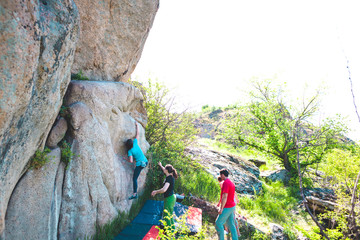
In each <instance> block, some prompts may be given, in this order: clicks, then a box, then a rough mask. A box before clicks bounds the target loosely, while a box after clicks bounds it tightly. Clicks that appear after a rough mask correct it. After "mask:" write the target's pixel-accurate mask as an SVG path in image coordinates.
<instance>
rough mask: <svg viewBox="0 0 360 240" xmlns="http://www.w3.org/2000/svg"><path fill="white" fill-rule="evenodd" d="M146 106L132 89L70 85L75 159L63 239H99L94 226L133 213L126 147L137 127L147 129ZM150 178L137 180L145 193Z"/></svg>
mask: <svg viewBox="0 0 360 240" xmlns="http://www.w3.org/2000/svg"><path fill="white" fill-rule="evenodd" d="M142 100H143V98H142V95H141V93H140V91H139V90H138V89H136V88H135V87H133V86H131V85H129V84H127V83H122V82H119V83H116V82H96V81H72V82H71V84H70V86H69V89H68V92H67V94H66V98H65V99H64V104H65V105H66V106H68V107H69V110H68V112H69V115H70V121H69V122H70V132H71V133H70V136H71V140H69V141H70V142H72V147H73V151H74V154H75V157H74V159H73V161H71V163H70V164H69V166H68V171H67V172H66V175H65V180H64V187H63V195H64V196H63V201H62V206H61V212H60V223H59V238H60V239H76V238H81V237H83V236H85V233H86V234H88V235H91V234H94V233H95V232H94V231H95V229H94V225H95V224H97V225H100V226H101V225H104V224H105V223H106V222H108V221H110V220H112V219H113V218H114V217H116V216H117V211H118V210H121V211H128V210H129V209H130V207H131V203H132V202H131V201H129V200H128V197H129V196H130V195H131V193H132V173H133V165H132V164H130V163H128V162H127V161H125V160H124V156H125V155H126V149H125V146H124V143H125V141H126V140H127V139H128V138H133V137H135V121H138V122H140V123H141V125H145V124H146V115H145V114H146V113H145V110H144V108H143V107H142ZM139 109H142V111H140V112H138V110H139ZM141 125H140V139H139V145H140V147H141V148H142V150H143V151H144V152H146V151H147V149H148V148H149V144H148V143H147V142H146V140H145V134H144V129H143V128H142V127H141ZM146 173H147V169H146V170H145V171H143V172H142V173H141V174H140V177H139V180H138V182H139V190H140V192H141V191H142V190H143V188H144V186H145V176H146Z"/></svg>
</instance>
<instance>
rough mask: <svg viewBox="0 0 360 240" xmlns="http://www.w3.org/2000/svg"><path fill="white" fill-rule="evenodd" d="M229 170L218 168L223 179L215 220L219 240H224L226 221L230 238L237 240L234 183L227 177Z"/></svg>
mask: <svg viewBox="0 0 360 240" xmlns="http://www.w3.org/2000/svg"><path fill="white" fill-rule="evenodd" d="M228 176H229V171H228V170H226V169H221V170H220V177H221V179H222V180H223V181H224V182H223V184H222V188H221V196H220V197H221V204H220V209H219V216H218V217H217V219H216V221H215V228H216V231H217V233H218V236H219V240H224V224H225V223H227V225H228V228H229V230H230V232H231V238H232V240H238V235H237V230H236V225H235V210H236V204H235V201H234V195H235V194H236V193H235V185H234V183H233V182H232V181H231V180H230V179H229V178H228Z"/></svg>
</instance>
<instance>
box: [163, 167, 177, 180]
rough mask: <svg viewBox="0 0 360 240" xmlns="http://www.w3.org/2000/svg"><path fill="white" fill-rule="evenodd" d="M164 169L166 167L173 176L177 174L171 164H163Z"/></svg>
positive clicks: (175, 176)
mask: <svg viewBox="0 0 360 240" xmlns="http://www.w3.org/2000/svg"><path fill="white" fill-rule="evenodd" d="M165 169H166V170H167V171H168V172H169V173H172V175H173V176H174V178H178V176H179V175H178V173H177V171H176V169H175V168H174V167H173V166H172V165H170V164H167V165H166V166H165Z"/></svg>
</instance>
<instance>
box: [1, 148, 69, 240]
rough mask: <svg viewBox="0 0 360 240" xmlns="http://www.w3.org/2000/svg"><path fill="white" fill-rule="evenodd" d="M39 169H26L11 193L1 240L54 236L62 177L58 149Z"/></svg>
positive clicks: (62, 172) (52, 237) (48, 237)
mask: <svg viewBox="0 0 360 240" xmlns="http://www.w3.org/2000/svg"><path fill="white" fill-rule="evenodd" d="M47 156H48V157H49V160H50V161H49V162H48V163H47V164H46V165H45V166H43V167H42V168H41V169H33V170H29V171H27V172H26V173H25V174H24V176H23V177H22V178H21V179H20V181H19V183H18V184H17V185H16V188H15V190H14V192H13V194H12V195H11V198H10V201H9V205H8V208H7V213H6V221H5V234H4V239H57V227H58V224H59V213H60V204H61V195H62V185H63V178H64V169H65V168H64V164H63V163H62V162H61V161H60V158H61V152H60V148H56V149H54V150H52V151H51V152H50V153H49V154H48V155H47Z"/></svg>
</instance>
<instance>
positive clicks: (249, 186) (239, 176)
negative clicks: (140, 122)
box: [186, 147, 262, 195]
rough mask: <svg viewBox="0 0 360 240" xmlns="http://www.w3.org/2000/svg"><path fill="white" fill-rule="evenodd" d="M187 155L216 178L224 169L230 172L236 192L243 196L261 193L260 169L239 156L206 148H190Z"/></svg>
mask: <svg viewBox="0 0 360 240" xmlns="http://www.w3.org/2000/svg"><path fill="white" fill-rule="evenodd" d="M186 153H187V154H188V155H190V156H191V158H192V159H196V160H197V161H198V162H199V163H200V164H201V165H203V166H204V167H205V169H206V170H207V171H208V172H209V173H211V174H212V175H213V176H214V177H217V176H218V175H219V172H220V170H221V169H222V168H226V169H228V170H229V171H230V179H231V180H232V181H233V182H234V184H235V188H236V191H237V192H238V193H241V194H250V195H252V194H254V193H255V192H254V190H255V191H256V192H259V191H260V190H261V189H262V183H261V181H260V180H259V179H258V177H259V175H260V171H259V169H258V168H257V167H256V166H255V165H254V164H252V163H250V162H248V161H246V160H245V159H242V158H240V157H237V156H233V155H230V154H225V153H221V152H217V151H214V150H208V149H205V148H197V147H189V148H187V149H186Z"/></svg>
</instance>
